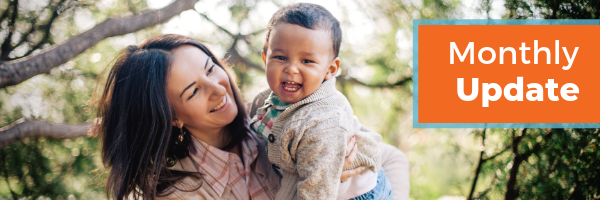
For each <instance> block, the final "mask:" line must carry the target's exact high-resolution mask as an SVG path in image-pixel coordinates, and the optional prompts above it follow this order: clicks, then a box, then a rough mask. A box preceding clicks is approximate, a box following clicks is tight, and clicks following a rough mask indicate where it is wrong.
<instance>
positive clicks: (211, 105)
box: [167, 45, 238, 137]
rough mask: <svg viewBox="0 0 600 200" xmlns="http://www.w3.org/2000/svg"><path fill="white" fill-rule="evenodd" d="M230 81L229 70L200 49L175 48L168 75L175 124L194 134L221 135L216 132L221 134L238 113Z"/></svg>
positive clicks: (191, 47) (190, 47)
mask: <svg viewBox="0 0 600 200" xmlns="http://www.w3.org/2000/svg"><path fill="white" fill-rule="evenodd" d="M229 81H230V80H229V76H228V75H227V73H226V72H225V70H223V69H222V68H221V67H219V66H218V65H217V64H216V63H213V61H212V60H211V59H210V58H209V57H208V55H206V54H205V53H204V52H202V50H200V49H199V48H197V47H195V46H192V45H183V46H181V47H179V48H177V49H174V50H173V61H172V63H171V70H170V72H169V74H168V77H167V96H168V98H169V102H170V103H171V106H172V107H173V109H174V110H175V114H176V119H175V122H174V124H175V125H176V126H177V127H181V125H183V126H185V127H186V128H187V129H188V130H189V131H190V132H191V133H192V134H193V135H197V134H200V135H203V136H205V137H211V135H212V136H213V137H216V136H220V135H215V134H221V133H222V130H223V128H224V127H225V126H226V125H228V124H229V123H231V122H232V121H233V119H234V118H235V116H236V115H237V113H238V110H237V105H236V102H235V100H234V98H233V91H232V88H231V84H230V82H229ZM206 134H210V135H206ZM197 137H198V136H197Z"/></svg>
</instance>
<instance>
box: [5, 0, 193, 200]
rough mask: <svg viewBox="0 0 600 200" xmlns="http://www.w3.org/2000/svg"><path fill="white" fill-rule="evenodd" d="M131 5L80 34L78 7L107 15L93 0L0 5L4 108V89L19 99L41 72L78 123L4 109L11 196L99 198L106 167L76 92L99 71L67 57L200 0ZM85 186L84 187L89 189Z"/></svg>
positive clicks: (47, 91)
mask: <svg viewBox="0 0 600 200" xmlns="http://www.w3.org/2000/svg"><path fill="white" fill-rule="evenodd" d="M127 2H128V3H129V5H130V6H129V7H128V8H129V11H128V13H129V14H125V15H126V16H123V14H121V16H123V17H116V18H111V17H110V13H106V14H107V15H109V16H108V18H107V19H106V20H105V21H104V22H102V23H99V24H97V25H95V26H94V27H92V28H90V29H89V30H83V32H81V33H78V32H80V31H79V30H77V28H76V27H73V26H69V24H73V23H74V22H73V21H74V15H75V14H76V13H77V12H81V11H87V13H92V12H96V14H98V15H102V14H105V13H99V12H98V11H97V10H98V9H97V8H96V7H95V6H96V4H94V1H85V0H49V1H47V2H43V1H42V2H39V1H35V2H32V1H27V2H24V1H19V0H5V1H1V2H0V12H1V15H0V27H1V29H0V30H1V31H0V39H1V40H0V41H1V45H0V88H2V89H3V93H2V94H0V96H3V97H2V101H0V108H2V107H3V106H5V105H6V104H5V103H6V101H7V100H8V99H5V98H6V97H7V94H8V95H10V94H11V93H12V94H13V95H11V96H10V97H11V98H15V97H18V93H15V90H19V88H21V89H22V88H23V87H26V86H22V85H20V86H19V85H17V84H19V83H22V82H24V81H26V80H28V79H30V78H32V77H34V76H36V75H40V74H44V75H42V77H40V76H37V77H38V78H37V79H38V80H39V79H40V78H41V79H44V77H43V76H46V77H47V76H50V77H56V78H57V79H55V80H56V81H51V82H46V83H50V84H51V85H49V86H44V89H43V90H40V91H41V92H42V93H44V94H41V95H45V96H49V97H54V98H55V99H56V100H58V101H59V102H64V105H66V106H64V105H63V107H64V109H62V110H61V109H56V110H59V111H60V112H62V114H59V115H57V116H59V117H60V118H62V120H60V121H64V122H70V123H73V122H75V123H80V124H70V123H51V122H47V121H46V119H44V120H42V119H41V118H38V117H34V118H31V119H24V118H21V117H22V112H23V110H22V109H21V108H19V107H17V108H16V109H14V110H13V112H12V113H7V112H5V111H0V113H1V114H0V124H3V125H6V124H8V123H12V124H11V125H8V126H5V127H2V128H0V176H1V177H3V181H2V182H1V183H0V193H4V194H9V196H10V197H11V198H12V199H15V200H16V199H19V198H22V197H36V198H37V197H38V196H40V195H43V196H46V197H51V198H58V199H64V198H66V197H67V195H69V194H75V195H77V196H78V197H81V198H95V197H97V196H101V195H100V194H101V193H102V190H103V183H102V181H93V180H94V179H100V180H102V179H105V178H103V177H104V176H103V170H102V164H101V162H100V161H99V160H98V156H97V155H95V154H96V153H97V151H98V149H99V146H98V141H97V140H96V139H88V138H85V137H88V136H90V134H88V129H89V127H91V125H92V124H91V122H87V123H82V122H85V121H88V120H90V118H91V117H92V116H93V115H91V114H90V113H89V112H86V104H87V103H86V102H82V101H81V100H83V99H89V98H88V97H87V94H84V93H82V92H80V91H78V90H80V89H86V87H85V82H82V81H81V79H86V78H93V77H97V76H98V74H97V73H92V72H89V71H81V70H77V69H72V67H73V65H74V64H72V63H67V62H68V61H69V60H72V59H74V58H76V57H77V56H78V55H81V54H82V53H84V52H85V51H86V50H87V49H90V48H94V47H95V46H96V44H97V43H99V42H100V41H102V40H104V39H106V38H109V37H113V36H118V35H124V34H128V33H133V32H138V31H139V30H142V29H146V28H148V27H152V26H155V25H157V24H161V23H164V22H166V21H167V20H169V19H170V18H171V17H173V16H176V15H178V14H179V13H180V12H182V11H185V10H188V9H190V8H193V6H194V4H195V3H196V2H197V0H177V1H175V2H173V3H172V4H170V5H169V6H166V7H164V8H162V9H159V10H153V11H147V12H143V13H141V14H138V12H137V11H136V6H135V3H132V2H131V1H127ZM44 3H47V4H44ZM137 5H138V6H137V7H140V6H139V3H138V4H137ZM113 10H114V9H113ZM121 13H124V12H121ZM106 14H105V15H106ZM92 20H93V19H92ZM59 27H60V28H59ZM62 28H65V29H62ZM65 35H66V36H67V37H65ZM71 35H72V36H71ZM76 60H78V59H76ZM71 62H73V61H71ZM65 63H66V64H65ZM57 68H61V69H58V70H57ZM82 73H83V75H82ZM78 81H79V82H78ZM72 82H75V83H80V84H81V85H82V87H83V88H80V89H77V88H78V87H79V86H78V85H80V84H75V85H74V84H72ZM57 83H58V84H57ZM70 83H71V84H70ZM52 84H54V85H52ZM37 86H39V85H37ZM65 86H66V87H65ZM73 86H75V87H73ZM53 94H56V95H53ZM57 95H60V96H57ZM40 106H42V105H40ZM48 109H52V108H48ZM19 118H21V119H19ZM49 118H52V116H49ZM92 119H93V118H92ZM67 138H71V139H67ZM57 139H60V140H57ZM90 173H91V175H90ZM83 189H85V190H87V191H86V192H85V193H84V192H83Z"/></svg>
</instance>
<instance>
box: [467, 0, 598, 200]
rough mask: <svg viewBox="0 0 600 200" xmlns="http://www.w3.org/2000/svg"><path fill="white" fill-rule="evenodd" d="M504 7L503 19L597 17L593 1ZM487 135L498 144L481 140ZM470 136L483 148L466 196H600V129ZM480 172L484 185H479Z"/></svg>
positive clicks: (539, 0) (515, 2) (515, 1)
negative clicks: (496, 146) (599, 147)
mask: <svg viewBox="0 0 600 200" xmlns="http://www.w3.org/2000/svg"><path fill="white" fill-rule="evenodd" d="M483 3H484V4H485V3H486V1H483ZM487 3H489V1H487ZM505 6H506V8H507V9H508V13H507V14H506V16H505V17H508V18H516V19H529V18H545V19H598V18H600V1H595V0H575V1H561V0H535V1H522V0H509V1H506V4H505ZM483 7H484V8H486V6H483ZM487 11H488V12H489V9H488V10H487ZM492 134H495V136H496V138H500V139H499V140H496V141H494V142H496V143H500V145H498V146H501V147H502V148H499V149H498V150H494V149H495V148H494V146H495V145H493V144H494V142H490V141H488V140H486V138H489V137H490V135H492ZM475 136H476V137H480V138H481V146H482V150H481V151H480V156H479V161H478V162H477V166H476V168H475V173H474V179H473V182H472V187H471V190H470V193H469V196H468V198H467V199H490V198H493V197H504V199H507V200H511V199H600V166H599V164H600V151H598V147H597V144H598V141H599V140H600V134H599V129H510V130H506V131H503V130H485V129H484V130H483V131H476V132H475ZM490 147H491V148H490ZM490 149H491V150H490ZM482 176H483V177H486V179H487V180H485V182H486V184H487V185H488V186H486V187H483V188H484V189H478V188H482V187H477V184H478V179H480V178H481V177H482ZM480 185H481V184H480ZM478 191H479V192H478Z"/></svg>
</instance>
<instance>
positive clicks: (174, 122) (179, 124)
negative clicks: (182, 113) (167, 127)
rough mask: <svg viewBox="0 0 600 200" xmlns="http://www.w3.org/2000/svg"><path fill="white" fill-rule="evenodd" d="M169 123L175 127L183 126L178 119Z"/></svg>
mask: <svg viewBox="0 0 600 200" xmlns="http://www.w3.org/2000/svg"><path fill="white" fill-rule="evenodd" d="M171 125H173V126H175V127H177V128H181V127H183V122H181V121H179V120H178V119H174V120H173V121H172V122H171Z"/></svg>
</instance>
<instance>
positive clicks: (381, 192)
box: [352, 169, 394, 200]
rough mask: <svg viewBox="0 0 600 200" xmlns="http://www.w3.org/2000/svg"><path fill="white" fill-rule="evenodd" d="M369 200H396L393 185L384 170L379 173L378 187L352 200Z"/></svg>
mask: <svg viewBox="0 0 600 200" xmlns="http://www.w3.org/2000/svg"><path fill="white" fill-rule="evenodd" d="M367 199H374V200H375V199H376V200H387V199H394V197H393V196H392V183H390V180H389V179H388V178H387V177H386V176H385V172H383V169H381V170H379V172H377V185H376V186H375V188H373V189H372V190H371V191H368V192H367V193H364V194H362V195H360V196H357V197H354V198H352V200H367Z"/></svg>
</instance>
